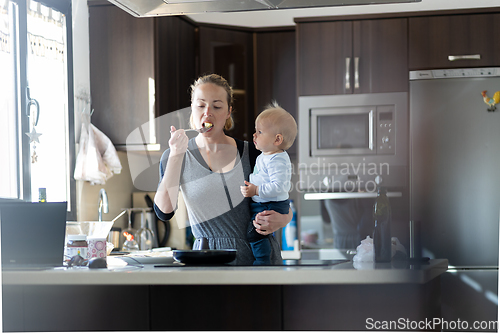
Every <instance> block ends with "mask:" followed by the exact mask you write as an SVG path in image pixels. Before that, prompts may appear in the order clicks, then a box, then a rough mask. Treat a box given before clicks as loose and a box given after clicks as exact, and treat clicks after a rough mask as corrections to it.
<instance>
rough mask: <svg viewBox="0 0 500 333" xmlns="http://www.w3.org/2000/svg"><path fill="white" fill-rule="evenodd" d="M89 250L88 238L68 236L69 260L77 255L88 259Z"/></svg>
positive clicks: (67, 252)
mask: <svg viewBox="0 0 500 333" xmlns="http://www.w3.org/2000/svg"><path fill="white" fill-rule="evenodd" d="M87 249H88V243H87V236H85V235H68V244H66V255H67V257H66V258H67V260H70V259H71V258H73V257H74V256H76V255H80V256H81V257H82V258H83V259H87Z"/></svg>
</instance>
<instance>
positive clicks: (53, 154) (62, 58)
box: [27, 0, 70, 201]
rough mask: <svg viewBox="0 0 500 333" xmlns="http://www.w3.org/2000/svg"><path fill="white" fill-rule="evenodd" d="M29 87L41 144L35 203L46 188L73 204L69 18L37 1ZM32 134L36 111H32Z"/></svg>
mask: <svg viewBox="0 0 500 333" xmlns="http://www.w3.org/2000/svg"><path fill="white" fill-rule="evenodd" d="M27 29H28V54H27V59H28V65H27V66H28V68H27V72H28V86H29V88H30V97H31V98H34V99H36V100H37V101H38V103H39V105H40V115H39V121H38V124H37V125H36V127H35V130H36V132H37V133H41V136H40V137H39V141H40V142H39V143H38V142H33V143H32V144H31V154H30V155H32V156H33V154H34V153H35V154H36V161H35V160H33V163H32V164H31V192H32V200H33V201H36V200H38V189H39V188H46V192H47V200H48V201H69V160H70V159H69V158H68V157H69V148H68V138H69V134H68V104H67V101H68V91H67V77H68V76H67V64H66V46H65V45H66V27H65V17H64V15H61V14H60V13H59V12H57V11H55V10H52V9H49V8H47V7H45V6H43V5H41V4H40V3H37V2H35V1H33V0H31V1H30V2H29V7H28V17H27ZM30 112H31V119H30V130H32V124H33V122H32V121H33V119H36V110H35V108H34V107H32V108H31V110H30Z"/></svg>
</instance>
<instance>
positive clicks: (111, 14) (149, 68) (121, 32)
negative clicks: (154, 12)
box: [89, 6, 155, 144]
mask: <svg viewBox="0 0 500 333" xmlns="http://www.w3.org/2000/svg"><path fill="white" fill-rule="evenodd" d="M154 36H155V34H154V19H150V18H144V19H143V18H135V17H133V16H131V15H130V14H128V13H127V12H125V11H123V10H121V9H120V8H117V7H116V6H95V7H94V6H90V7H89V39H90V83H91V85H90V88H91V94H92V108H95V110H96V111H95V113H94V114H93V115H92V123H93V124H94V125H95V126H97V127H98V128H99V129H100V130H101V131H102V132H104V133H105V134H106V135H107V136H108V137H109V138H110V139H111V141H112V142H113V143H114V144H125V143H126V139H127V136H128V135H129V134H130V133H131V132H132V131H133V130H135V129H136V128H137V127H138V126H140V125H141V124H143V123H145V122H147V121H150V120H151V116H150V115H151V113H152V112H153V116H154V102H153V101H152V100H151V99H150V94H151V91H153V93H154V79H155V68H154ZM145 136H146V138H149V137H150V133H149V132H148V133H145ZM129 143H134V144H143V142H142V141H140V140H139V141H137V142H129Z"/></svg>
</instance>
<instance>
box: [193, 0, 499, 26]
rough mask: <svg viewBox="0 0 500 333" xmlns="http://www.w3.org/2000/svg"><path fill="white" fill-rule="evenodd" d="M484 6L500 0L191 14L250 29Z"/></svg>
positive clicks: (431, 0) (198, 18)
mask: <svg viewBox="0 0 500 333" xmlns="http://www.w3.org/2000/svg"><path fill="white" fill-rule="evenodd" d="M481 7H500V3H499V1H498V0H422V1H421V2H413V3H405V4H385V5H361V6H342V7H323V8H310V9H283V10H266V11H250V12H230V13H207V14H192V15H188V16H189V17H190V18H191V19H193V20H194V21H196V22H200V23H211V24H222V25H231V26H240V27H248V28H264V27H282V26H293V25H295V23H294V21H293V20H294V18H296V17H314V16H340V15H358V14H379V13H394V12H396V13H397V12H413V11H426V10H449V9H465V8H481Z"/></svg>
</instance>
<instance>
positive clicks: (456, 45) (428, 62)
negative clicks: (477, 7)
mask: <svg viewBox="0 0 500 333" xmlns="http://www.w3.org/2000/svg"><path fill="white" fill-rule="evenodd" d="M499 32H500V13H487V14H467V15H446V16H445V15H443V16H424V17H412V18H410V19H409V50H410V52H409V59H410V60H409V67H410V70H420V69H443V68H468V67H491V66H500V43H499V42H498V33H499ZM450 56H452V57H453V56H454V57H458V59H457V60H450V59H449V57H450ZM471 57H473V58H478V59H468V58H471Z"/></svg>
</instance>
